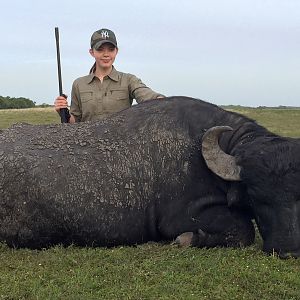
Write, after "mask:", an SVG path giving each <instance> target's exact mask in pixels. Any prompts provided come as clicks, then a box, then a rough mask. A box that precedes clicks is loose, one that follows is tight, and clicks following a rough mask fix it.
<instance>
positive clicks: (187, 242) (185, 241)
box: [174, 232, 194, 247]
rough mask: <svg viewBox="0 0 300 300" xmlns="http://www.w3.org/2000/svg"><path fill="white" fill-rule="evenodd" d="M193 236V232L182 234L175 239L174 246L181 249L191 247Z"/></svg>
mask: <svg viewBox="0 0 300 300" xmlns="http://www.w3.org/2000/svg"><path fill="white" fill-rule="evenodd" d="M193 236H194V233H193V232H184V233H182V234H181V235H179V236H178V237H177V238H176V240H175V241H174V244H176V245H179V246H181V247H189V246H192V240H193Z"/></svg>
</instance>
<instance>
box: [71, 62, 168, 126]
mask: <svg viewBox="0 0 300 300" xmlns="http://www.w3.org/2000/svg"><path fill="white" fill-rule="evenodd" d="M159 96H163V95H161V94H158V93H156V92H154V91H152V90H151V89H150V88H149V87H147V86H146V85H145V84H144V83H143V82H142V81H141V80H140V79H139V78H137V77H136V76H134V75H132V74H127V73H122V72H118V71H117V70H116V69H115V68H114V67H113V69H112V71H111V73H110V74H109V75H108V76H105V77H104V78H103V82H101V81H100V79H99V78H98V77H96V76H95V75H94V74H89V75H87V76H84V77H80V78H78V79H76V80H75V81H74V83H73V86H72V99H71V108H70V112H71V114H72V115H73V116H74V117H75V120H76V122H83V121H91V120H97V119H103V118H105V117H107V116H109V115H110V114H112V113H114V112H118V111H121V110H123V109H125V108H128V107H130V106H131V104H132V101H133V99H136V101H137V102H138V103H140V102H143V101H146V100H149V99H155V98H157V97H159Z"/></svg>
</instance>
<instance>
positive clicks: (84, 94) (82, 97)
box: [80, 91, 93, 103]
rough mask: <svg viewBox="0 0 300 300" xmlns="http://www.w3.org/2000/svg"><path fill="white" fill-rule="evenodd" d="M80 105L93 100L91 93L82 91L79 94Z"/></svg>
mask: <svg viewBox="0 0 300 300" xmlns="http://www.w3.org/2000/svg"><path fill="white" fill-rule="evenodd" d="M80 100H81V103H84V102H88V101H91V100H93V91H82V92H80Z"/></svg>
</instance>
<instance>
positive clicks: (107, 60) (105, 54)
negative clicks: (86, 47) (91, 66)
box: [90, 43, 118, 69]
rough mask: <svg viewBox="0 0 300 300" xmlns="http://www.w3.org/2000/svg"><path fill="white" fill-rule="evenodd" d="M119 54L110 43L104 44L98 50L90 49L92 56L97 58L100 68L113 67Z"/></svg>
mask: <svg viewBox="0 0 300 300" xmlns="http://www.w3.org/2000/svg"><path fill="white" fill-rule="evenodd" d="M117 53H118V48H116V47H115V46H114V45H112V44H110V43H105V44H103V45H102V46H101V47H100V48H99V49H98V50H95V49H90V54H91V55H92V56H93V57H94V58H95V60H96V63H97V65H98V66H99V67H100V68H103V69H108V68H110V67H111V66H112V64H113V63H114V61H115V58H116V56H117Z"/></svg>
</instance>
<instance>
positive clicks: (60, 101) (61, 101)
mask: <svg viewBox="0 0 300 300" xmlns="http://www.w3.org/2000/svg"><path fill="white" fill-rule="evenodd" d="M67 107H68V101H67V96H65V97H64V96H58V97H57V98H56V99H55V101H54V109H55V110H56V111H57V112H58V113H59V110H60V109H62V108H67Z"/></svg>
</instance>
